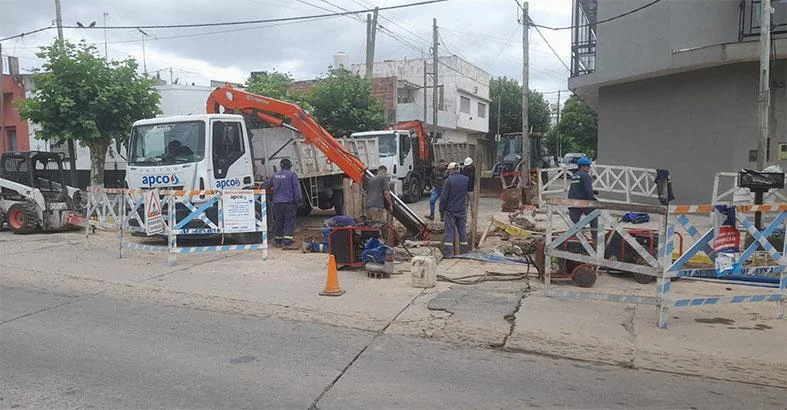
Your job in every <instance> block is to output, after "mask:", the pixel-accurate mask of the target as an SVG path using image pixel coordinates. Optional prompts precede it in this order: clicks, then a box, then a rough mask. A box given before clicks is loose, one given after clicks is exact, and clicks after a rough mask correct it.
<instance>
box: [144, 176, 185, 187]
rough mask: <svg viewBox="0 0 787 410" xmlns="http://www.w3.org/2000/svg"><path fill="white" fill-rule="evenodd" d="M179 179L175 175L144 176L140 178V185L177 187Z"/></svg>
mask: <svg viewBox="0 0 787 410" xmlns="http://www.w3.org/2000/svg"><path fill="white" fill-rule="evenodd" d="M179 182H180V178H178V176H177V175H146V176H143V177H142V185H147V186H153V185H177V184H178V183H179Z"/></svg>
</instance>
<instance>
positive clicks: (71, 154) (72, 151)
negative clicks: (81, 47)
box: [55, 0, 78, 186]
mask: <svg viewBox="0 0 787 410" xmlns="http://www.w3.org/2000/svg"><path fill="white" fill-rule="evenodd" d="M55 22H56V24H57V40H58V42H59V43H60V45H61V46H62V45H63V41H64V40H63V14H62V13H61V12H60V0H55ZM66 144H67V146H68V168H69V172H68V173H69V175H70V177H71V178H70V179H71V186H77V182H78V181H77V154H76V148H75V147H74V140H72V139H69V140H68V141H67V143H66Z"/></svg>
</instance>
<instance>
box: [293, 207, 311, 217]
mask: <svg viewBox="0 0 787 410" xmlns="http://www.w3.org/2000/svg"><path fill="white" fill-rule="evenodd" d="M311 213H312V207H310V206H308V205H307V206H299V207H298V209H297V210H296V211H295V215H297V216H309V215H311Z"/></svg>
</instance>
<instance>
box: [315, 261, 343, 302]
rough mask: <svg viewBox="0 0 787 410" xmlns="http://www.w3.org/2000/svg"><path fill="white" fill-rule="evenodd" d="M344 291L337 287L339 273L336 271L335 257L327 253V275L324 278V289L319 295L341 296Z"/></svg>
mask: <svg viewBox="0 0 787 410" xmlns="http://www.w3.org/2000/svg"><path fill="white" fill-rule="evenodd" d="M341 295H344V291H343V290H342V289H341V288H340V287H339V275H338V274H337V273H336V259H335V258H334V257H333V255H328V276H327V278H326V280H325V290H323V291H322V292H320V296H341Z"/></svg>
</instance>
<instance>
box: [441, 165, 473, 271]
mask: <svg viewBox="0 0 787 410" xmlns="http://www.w3.org/2000/svg"><path fill="white" fill-rule="evenodd" d="M469 180H470V179H469V178H468V177H467V176H465V175H462V174H460V173H459V164H457V163H456V162H452V163H450V164H448V179H446V180H445V183H444V184H443V192H442V193H441V194H440V213H441V214H443V217H444V218H445V224H444V227H445V234H444V236H443V256H445V257H447V258H450V257H452V256H453V255H454V235H459V254H462V253H466V252H467V251H468V248H467V181H469Z"/></svg>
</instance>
